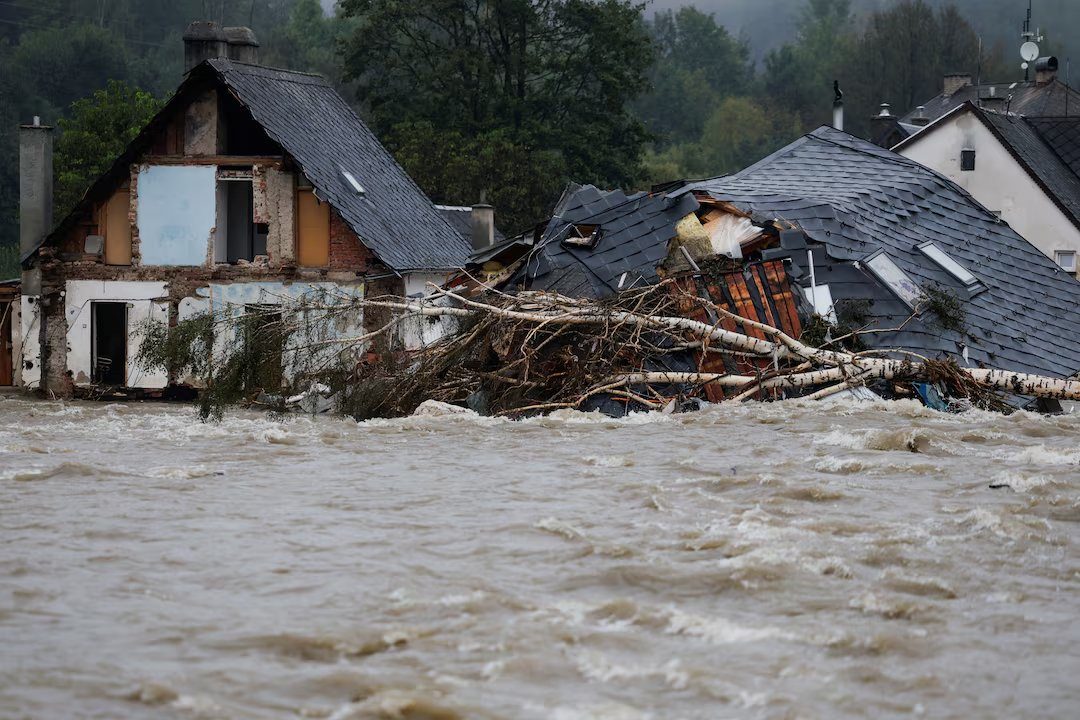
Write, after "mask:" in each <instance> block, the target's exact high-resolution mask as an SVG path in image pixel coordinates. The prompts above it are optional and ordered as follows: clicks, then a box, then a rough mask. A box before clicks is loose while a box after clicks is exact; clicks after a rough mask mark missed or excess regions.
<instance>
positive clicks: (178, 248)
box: [136, 165, 218, 266]
mask: <svg viewBox="0 0 1080 720" xmlns="http://www.w3.org/2000/svg"><path fill="white" fill-rule="evenodd" d="M216 173H217V168H216V167H215V166H213V165H177V166H171V165H149V166H145V167H143V168H141V169H140V170H139V178H138V188H139V192H138V207H137V212H136V215H137V218H138V220H137V223H138V230H139V254H140V257H141V264H142V265H193V266H195V265H203V264H205V263H206V261H207V257H208V256H209V253H210V252H212V243H213V235H214V228H215V226H216V225H217V222H218V220H217V191H216V185H217V174H216Z"/></svg>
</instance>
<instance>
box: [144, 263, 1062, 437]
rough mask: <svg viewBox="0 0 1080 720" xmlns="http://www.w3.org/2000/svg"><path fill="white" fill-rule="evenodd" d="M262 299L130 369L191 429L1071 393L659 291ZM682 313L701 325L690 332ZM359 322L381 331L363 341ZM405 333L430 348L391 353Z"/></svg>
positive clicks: (162, 333) (162, 332) (157, 338)
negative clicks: (197, 412)
mask: <svg viewBox="0 0 1080 720" xmlns="http://www.w3.org/2000/svg"><path fill="white" fill-rule="evenodd" d="M271 300H273V302H266V303H262V304H257V305H246V306H239V307H231V308H230V307H224V308H221V309H218V310H217V311H207V312H206V313H204V314H202V315H197V316H194V317H191V318H188V319H185V320H182V321H180V322H177V323H175V324H173V325H172V326H171V327H167V326H165V325H163V324H157V325H154V324H150V325H148V326H147V327H146V330H145V332H146V333H147V338H146V340H145V341H144V342H143V343H142V344H141V348H142V350H140V361H141V362H142V364H143V365H144V366H145V367H147V368H164V369H166V370H168V372H169V374H170V378H171V379H172V381H173V382H186V383H189V384H192V385H195V386H197V387H201V388H203V390H202V392H201V408H202V413H203V415H204V417H205V416H209V415H212V414H220V412H221V409H222V408H223V407H224V406H227V405H231V404H237V403H244V402H252V401H255V400H256V399H258V400H259V401H260V402H261V403H263V404H266V405H269V406H271V407H278V408H282V409H283V408H284V407H285V406H286V405H287V404H288V403H289V401H290V398H289V397H288V394H289V393H294V396H293V398H292V400H295V399H297V398H302V397H304V396H305V393H310V392H311V390H312V388H317V389H318V390H319V392H321V393H323V394H324V395H333V397H334V405H335V406H336V407H335V409H336V410H338V411H340V412H342V413H345V414H348V415H352V416H354V417H357V418H369V417H392V416H400V415H406V414H409V413H411V412H412V411H413V410H414V409H415V408H416V407H417V406H419V405H420V403H422V402H423V401H425V400H429V399H430V400H439V401H443V402H448V403H455V404H459V405H468V406H470V407H473V408H474V409H476V410H478V411H480V412H482V413H490V414H496V415H509V416H522V415H527V414H534V413H542V412H547V411H552V410H556V409H560V408H576V409H592V408H596V407H600V406H601V404H602V403H613V402H614V403H618V404H620V405H621V406H622V408H623V409H627V410H655V409H664V408H671V407H678V406H680V404H681V403H682V402H684V401H687V400H690V399H693V398H698V397H701V396H702V394H703V389H704V388H705V387H707V386H709V385H714V386H718V387H721V388H723V394H724V397H725V399H726V400H729V401H733V402H742V401H745V400H748V399H763V400H774V399H781V398H785V397H796V396H798V397H803V398H809V399H820V398H824V397H828V396H830V395H834V394H837V393H839V392H842V391H844V390H846V389H848V388H851V387H855V386H859V385H863V384H866V383H867V382H870V381H872V380H879V379H880V380H891V381H895V382H903V381H930V382H937V383H940V384H942V385H944V386H945V387H946V389H947V390H948V392H949V394H950V395H952V396H953V397H959V398H970V399H971V401H972V403H973V404H976V405H979V406H982V407H991V408H1000V407H1001V406H1002V404H1001V403H1000V399H999V398H998V396H997V394H996V393H1012V394H1016V395H1025V396H1035V397H1047V398H1062V399H1065V398H1067V399H1080V381H1073V380H1058V379H1052V378H1046V377H1040V376H1035V375H1028V374H1023V373H1014V372H1008V371H1003V370H992V369H975V368H960V367H959V366H957V365H956V364H955V363H954V362H951V361H947V360H939V359H931V358H926V357H922V356H919V355H916V354H914V353H911V352H906V351H903V350H900V349H880V348H879V349H873V350H858V351H855V350H840V349H830V348H829V347H828V346H823V347H813V346H811V345H809V344H807V343H805V342H802V341H800V340H799V339H796V338H793V337H790V336H789V335H787V334H785V333H784V332H782V331H781V330H779V329H777V328H774V327H771V326H768V325H765V324H762V323H759V322H755V321H752V320H748V319H746V318H742V317H739V316H737V315H734V314H732V313H731V312H729V311H728V310H726V309H724V308H722V307H720V306H718V305H716V304H715V303H713V302H712V301H711V300H710V299H708V298H705V297H699V296H697V295H693V294H690V293H689V292H687V291H686V290H684V289H682V288H681V286H679V285H678V284H677V283H675V282H673V281H670V280H668V281H664V282H661V283H660V284H658V285H654V286H651V287H646V288H639V289H633V290H627V291H624V292H621V293H619V294H617V295H615V296H612V297H610V298H606V299H603V300H583V299H574V298H569V297H565V296H562V295H558V294H553V293H547V292H519V293H516V294H506V293H501V292H498V291H494V290H490V291H487V292H485V293H483V294H482V295H479V296H477V297H468V296H466V295H463V294H458V293H455V292H452V291H449V290H445V289H434V290H433V292H432V294H431V295H430V296H428V297H426V298H424V299H414V298H401V297H390V296H386V297H367V298H365V297H360V296H359V295H358V294H351V293H349V292H346V291H341V290H320V291H318V292H316V293H311V294H307V295H302V296H299V297H275V298H271ZM691 306H692V307H696V308H700V309H702V310H703V311H706V312H707V315H708V317H709V318H717V321H716V322H714V323H712V324H709V323H705V322H700V321H697V320H694V319H691V315H688V313H687V312H686V308H687V307H691ZM362 313H367V314H369V316H370V317H379V318H385V322H384V323H383V324H381V326H379V327H377V328H374V329H370V330H367V331H364V330H362V323H360V322H359V318H360V317H361V314H362ZM723 320H728V321H731V322H728V323H726V324H727V325H728V327H738V328H739V329H740V330H741V331H732V330H729V329H725V328H723V327H721V321H723ZM429 323H437V324H439V325H440V329H438V330H437V332H435V333H432V331H431V326H430V325H429ZM732 323H734V325H732ZM409 333H411V334H412V337H413V338H421V337H422V336H423V335H424V334H425V333H428V334H438V335H440V337H438V338H437V339H435V340H433V341H432V342H430V343H428V344H426V345H423V346H422V347H420V349H416V350H411V351H407V350H404V349H396V348H400V345H401V342H402V337H403V336H405V335H408V334H409ZM373 344H374V345H373ZM375 346H377V347H379V348H380V350H381V351H380V352H378V353H376V352H373V351H372V348H373V347H375ZM712 354H719V355H721V356H728V357H730V358H734V359H737V360H739V361H741V362H742V364H741V365H740V367H744V368H745V367H750V368H752V371H751V372H743V373H738V372H723V373H716V372H713V373H704V372H698V371H696V370H695V368H696V367H698V366H699V365H698V364H696V363H695V361H694V358H698V359H700V358H702V357H706V356H709V355H712ZM608 407H611V406H610V405H608Z"/></svg>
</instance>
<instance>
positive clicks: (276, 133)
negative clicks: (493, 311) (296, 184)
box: [23, 58, 471, 272]
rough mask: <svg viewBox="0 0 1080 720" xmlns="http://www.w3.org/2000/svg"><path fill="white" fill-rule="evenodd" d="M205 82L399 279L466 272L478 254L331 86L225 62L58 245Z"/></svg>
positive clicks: (178, 99)
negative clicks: (243, 113) (238, 108)
mask: <svg viewBox="0 0 1080 720" xmlns="http://www.w3.org/2000/svg"><path fill="white" fill-rule="evenodd" d="M206 82H210V83H212V84H217V85H224V86H225V87H226V88H227V89H228V90H229V91H230V92H231V93H232V95H233V96H234V97H235V98H236V99H237V100H238V101H239V103H240V104H241V105H242V106H243V107H244V108H245V109H246V110H247V111H248V112H249V113H250V114H251V117H252V118H253V119H254V120H255V122H257V123H258V124H259V125H260V126H261V127H262V128H263V130H264V131H265V132H266V134H267V135H268V136H269V137H270V138H271V139H272V140H273V141H274V142H276V143H277V144H278V145H280V146H281V147H282V149H283V150H284V151H285V152H286V153H288V154H289V155H290V156H291V157H292V158H293V160H295V162H296V164H297V165H298V166H299V168H300V170H301V171H302V172H303V173H304V175H305V176H306V177H307V179H308V180H309V181H310V182H311V183H312V185H313V186H314V187H315V189H316V192H317V194H318V195H319V196H320V197H322V198H323V199H325V200H328V201H329V202H330V204H331V205H332V206H333V207H334V208H335V209H336V210H337V211H338V213H339V214H340V215H341V217H342V218H343V219H344V220H345V222H346V223H348V225H349V226H350V227H351V228H352V229H353V230H354V231H355V232H356V234H357V235H358V236H359V237H360V239H361V241H362V242H363V243H364V245H365V246H367V247H368V248H369V249H370V250H371V251H372V252H374V253H375V255H376V257H378V258H379V260H381V261H382V262H383V263H385V264H386V265H387V266H389V267H390V268H392V269H393V270H396V271H399V272H401V271H408V270H427V269H450V268H460V267H463V266H464V264H465V261H466V259H467V258H468V256H469V253H470V251H471V246H470V244H469V242H468V241H467V239H466V238H463V237H462V236H461V235H460V234H459V233H458V232H456V231H455V229H454V228H453V227H451V226H450V224H449V223H448V222H447V221H446V219H445V218H444V217H443V216H442V215H441V214H440V213H439V211H438V210H436V208H435V206H434V204H433V203H432V202H431V200H430V199H429V198H428V197H427V196H426V195H425V194H424V192H423V191H422V190H421V189H420V187H419V186H417V185H416V183H415V182H414V181H413V180H412V178H410V177H409V176H408V174H406V172H405V170H404V169H403V168H402V167H401V166H400V165H399V164H398V163H397V161H396V160H394V158H393V156H392V155H391V154H390V153H389V151H387V150H386V148H384V147H383V145H382V143H380V142H379V140H378V138H376V137H375V134H374V133H372V132H371V130H370V129H369V128H368V127H367V125H365V124H364V123H363V121H361V120H360V118H359V117H357V115H356V113H355V112H354V111H353V110H352V108H351V107H349V105H348V103H346V102H345V100H344V99H342V97H341V96H340V95H339V94H338V93H337V91H335V90H334V89H333V88H332V87H331V86H330V85H329V84H328V83H327V82H326V80H325V79H323V78H322V77H320V76H318V75H310V74H307V73H299V72H293V71H289V70H278V69H275V68H268V67H263V66H260V65H248V64H245V63H240V62H236V61H234V60H227V59H224V58H217V59H211V60H207V61H205V62H203V63H202V64H201V65H198V66H196V67H195V68H193V69H192V70H191V71H190V72H189V73H188V76H187V78H186V79H185V80H184V82H183V83H182V84H181V85H180V87H179V88H178V90H177V92H176V93H175V95H174V96H173V98H172V100H171V101H170V102H169V103H168V104H166V106H165V108H163V109H162V110H161V111H160V112H159V113H158V114H157V116H155V117H154V118H153V119H152V120H151V121H150V122H149V123H148V124H147V126H146V127H145V128H144V129H143V130H142V132H140V134H139V136H138V137H137V138H136V139H135V140H134V141H132V143H131V144H130V145H129V146H128V148H127V149H126V150H125V151H124V153H123V154H122V155H121V156H120V158H119V159H118V160H117V161H116V163H114V165H113V167H112V168H111V169H110V170H109V171H107V172H106V173H105V174H104V175H102V176H101V177H100V178H98V180H97V181H96V182H95V183H94V185H93V186H91V188H90V189H89V190H88V191H87V193H86V196H85V197H84V199H83V201H81V202H80V203H79V205H78V206H77V207H76V209H75V210H74V211H73V212H72V213H71V214H70V215H69V216H68V217H67V218H65V219H64V220H63V221H62V222H61V223H60V224H58V225H57V228H56V229H54V230H53V232H52V234H51V235H50V236H49V237H53V236H56V235H57V234H58V233H59V232H60V231H62V230H63V229H64V228H66V227H68V226H70V224H71V223H72V222H74V218H76V217H77V216H78V214H79V213H80V212H81V211H82V210H84V209H85V207H86V203H87V202H88V201H91V200H100V199H101V196H102V194H103V193H106V192H108V191H111V189H112V188H111V187H110V185H111V183H113V182H115V181H116V179H117V178H118V177H123V176H125V175H126V172H127V166H128V165H129V164H130V163H132V162H134V160H135V159H136V157H137V156H138V154H139V153H140V152H142V151H144V150H145V149H146V148H148V147H149V146H150V143H151V140H152V135H153V131H155V130H156V129H158V128H159V127H160V125H161V124H162V123H163V122H164V118H165V117H167V116H169V115H170V114H171V113H173V112H175V111H176V110H177V109H178V108H179V107H180V106H181V105H182V104H183V103H186V102H188V101H189V97H190V96H189V94H188V91H189V90H191V89H194V88H195V87H199V86H202V85H203V83H206ZM344 173H349V174H350V175H351V176H353V177H354V178H355V180H356V181H357V182H358V183H359V185H360V186H361V187H362V189H363V191H362V192H358V191H357V189H356V188H355V187H354V186H353V185H352V183H350V181H349V179H348V178H346V177H345V175H344ZM47 241H48V238H46V239H45V240H43V243H44V242H47ZM43 243H42V244H43ZM39 246H40V245H39ZM26 259H27V258H26V257H24V258H23V260H24V261H25V260H26Z"/></svg>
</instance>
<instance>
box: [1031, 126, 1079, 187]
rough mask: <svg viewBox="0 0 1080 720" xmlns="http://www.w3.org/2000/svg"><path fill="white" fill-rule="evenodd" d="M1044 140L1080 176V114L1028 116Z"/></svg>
mask: <svg viewBox="0 0 1080 720" xmlns="http://www.w3.org/2000/svg"><path fill="white" fill-rule="evenodd" d="M1027 121H1028V122H1029V123H1030V124H1031V126H1032V127H1033V128H1035V130H1036V131H1038V133H1039V135H1040V137H1042V139H1043V142H1045V143H1046V144H1047V145H1049V146H1050V148H1051V149H1052V150H1053V151H1054V152H1055V153H1057V155H1058V157H1059V158H1061V160H1062V161H1063V162H1064V163H1065V164H1066V165H1068V166H1069V169H1070V170H1072V171H1073V172H1074V173H1075V174H1076V175H1077V176H1080V115H1077V116H1076V117H1028V119H1027Z"/></svg>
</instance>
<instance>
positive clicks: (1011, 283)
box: [513, 127, 1080, 377]
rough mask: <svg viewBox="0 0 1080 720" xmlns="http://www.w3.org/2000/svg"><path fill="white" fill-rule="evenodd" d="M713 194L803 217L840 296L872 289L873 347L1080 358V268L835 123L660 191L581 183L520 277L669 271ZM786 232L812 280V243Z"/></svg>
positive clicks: (615, 276)
mask: <svg viewBox="0 0 1080 720" xmlns="http://www.w3.org/2000/svg"><path fill="white" fill-rule="evenodd" d="M712 202H723V203H729V204H730V205H731V206H733V207H734V208H735V209H736V210H737V211H743V212H745V213H748V214H749V215H750V216H751V218H752V219H753V221H754V223H755V224H756V225H759V226H763V227H764V226H770V227H772V228H773V229H775V230H776V231H783V230H785V229H789V228H792V229H797V230H799V231H801V233H802V234H803V235H804V236H805V241H806V245H805V247H806V248H807V249H809V250H811V251H812V253H813V263H814V269H815V281H816V284H817V286H823V285H827V286H828V290H829V292H830V293H831V299H832V301H833V303H834V305H835V306H836V307H839V306H841V305H842V304H844V303H846V302H851V301H856V302H860V303H862V304H865V306H866V310H865V318H866V319H865V322H866V323H867V325H868V327H867V329H873V330H875V331H876V332H875V333H872V334H867V335H864V336H863V339H864V342H865V343H866V344H867V345H869V346H871V347H875V348H878V349H890V348H897V349H905V350H908V351H914V352H918V353H920V354H922V355H926V356H929V357H951V358H953V359H956V360H957V361H958V362H960V363H961V365H965V366H975V365H979V364H982V365H985V366H986V367H994V368H1001V369H1006V370H1013V371H1017V372H1030V373H1035V374H1041V375H1051V376H1056V377H1066V376H1070V375H1073V374H1074V373H1076V371H1077V370H1078V369H1080V336H1077V334H1076V332H1075V328H1076V327H1077V326H1080V283H1078V282H1077V281H1076V280H1075V279H1073V278H1072V277H1071V276H1070V275H1068V274H1067V273H1066V272H1065V271H1063V270H1062V269H1061V268H1060V267H1058V266H1057V265H1056V264H1055V263H1054V262H1052V261H1051V260H1050V259H1049V258H1047V257H1046V256H1045V255H1043V254H1042V253H1041V252H1039V251H1038V250H1037V249H1036V248H1035V247H1034V246H1032V245H1031V244H1030V243H1028V242H1027V241H1026V240H1024V238H1022V237H1021V236H1019V235H1018V234H1017V233H1016V232H1015V231H1013V230H1012V229H1011V228H1010V227H1009V226H1008V225H1007V224H1006V223H1004V222H1002V221H1001V220H1000V219H999V218H997V217H996V216H995V215H994V214H993V213H991V212H990V211H989V210H987V209H986V208H984V207H982V206H981V205H980V204H979V203H978V202H976V201H975V200H974V199H973V198H972V197H971V196H970V195H968V194H967V193H966V192H965V191H964V190H963V189H961V188H960V187H959V186H957V185H956V184H955V183H952V182H951V181H949V180H948V179H946V178H944V177H943V176H941V175H939V174H937V173H935V172H933V171H932V170H930V169H928V168H925V167H923V166H921V165H919V164H917V163H915V162H914V161H911V160H908V159H906V158H904V157H902V156H900V155H897V154H895V153H892V152H889V151H888V150H884V149H882V148H879V147H877V146H876V145H873V144H871V143H868V142H865V141H862V140H859V139H857V138H854V137H852V136H851V135H847V134H845V133H843V132H839V131H836V130H833V129H832V128H828V127H823V128H820V129H818V130H816V131H814V132H812V133H810V134H809V135H806V136H804V137H802V138H800V139H798V140H796V141H795V142H793V143H791V144H790V145H788V146H787V147H785V148H783V149H781V150H779V151H777V152H776V153H773V154H772V155H770V156H769V157H767V158H765V159H763V160H761V161H760V162H758V163H756V164H754V165H752V166H750V167H749V168H746V169H745V170H743V171H741V172H739V173H736V174H734V175H730V176H725V177H718V178H713V179H709V180H703V181H698V182H693V183H689V184H683V185H680V186H678V187H674V188H669V189H667V190H664V191H659V192H655V193H651V194H650V193H637V194H634V195H626V194H624V193H622V192H620V191H613V192H602V191H600V190H597V189H596V188H594V187H591V186H585V187H579V186H573V187H571V188H570V189H569V190H568V192H567V193H566V194H564V196H563V198H562V200H561V201H560V203H559V205H558V206H557V207H556V211H555V217H553V218H552V220H551V222H550V223H549V224H548V226H547V230H546V231H545V233H544V236H543V239H542V240H541V242H539V243H538V244H537V246H536V248H534V249H533V250H532V252H531V254H530V256H529V257H528V258H527V259H526V261H525V263H524V265H523V266H522V268H521V269H519V270H518V272H517V274H516V276H515V278H514V280H513V282H514V283H515V284H519V285H521V286H524V287H528V288H531V289H546V290H552V291H557V292H560V293H563V294H566V295H571V296H581V297H603V296H604V295H608V294H611V293H613V292H616V291H617V290H618V289H619V288H620V287H622V288H626V287H631V286H632V285H633V284H634V283H652V282H656V281H657V280H658V278H659V275H658V273H657V269H658V268H659V267H660V266H661V264H662V263H664V262H665V260H666V259H667V258H668V257H669V252H670V251H671V249H672V247H673V245H672V243H673V240H674V239H675V238H676V235H677V233H678V229H677V226H678V223H679V221H680V219H682V218H684V217H685V216H686V215H687V214H691V213H695V212H696V211H698V210H699V208H701V207H702V203H712ZM777 234H778V235H779V236H780V239H781V240H783V238H784V236H785V234H786V233H783V232H778V233H777ZM568 240H569V242H568ZM754 242H755V243H758V242H759V241H757V240H755V241H754ZM930 243H933V245H930ZM746 247H747V245H746V244H744V245H743V248H744V251H745V249H746ZM788 247H789V248H791V247H794V248H796V249H789V250H788V251H787V254H788V255H789V256H790V257H791V261H792V262H791V263H790V267H791V270H792V273H793V275H794V276H795V277H796V279H797V281H798V282H799V284H800V285H802V286H803V287H807V286H809V285H810V282H811V280H810V276H809V273H807V272H805V269H807V265H808V257H807V253H806V250H801V249H797V248H798V247H799V245H798V244H797V243H796V244H794V245H789V246H788ZM770 252H773V251H768V250H767V251H766V253H765V254H766V256H768V253H770ZM928 289H930V290H935V289H943V290H944V291H946V292H947V293H948V294H950V295H951V296H952V297H955V298H956V299H957V300H958V301H959V306H960V313H961V314H962V315H963V317H962V318H952V320H953V321H943V319H942V318H941V317H939V316H938V315H937V313H936V311H935V310H933V309H928V308H927V306H926V304H925V303H922V302H920V301H919V300H918V299H917V298H919V297H920V296H921V295H922V294H923V293H926V292H927V291H928ZM814 299H816V298H814ZM914 309H918V310H919V313H918V314H917V315H915V316H914V317H912V315H913V311H914ZM957 320H959V322H955V321H957Z"/></svg>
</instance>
